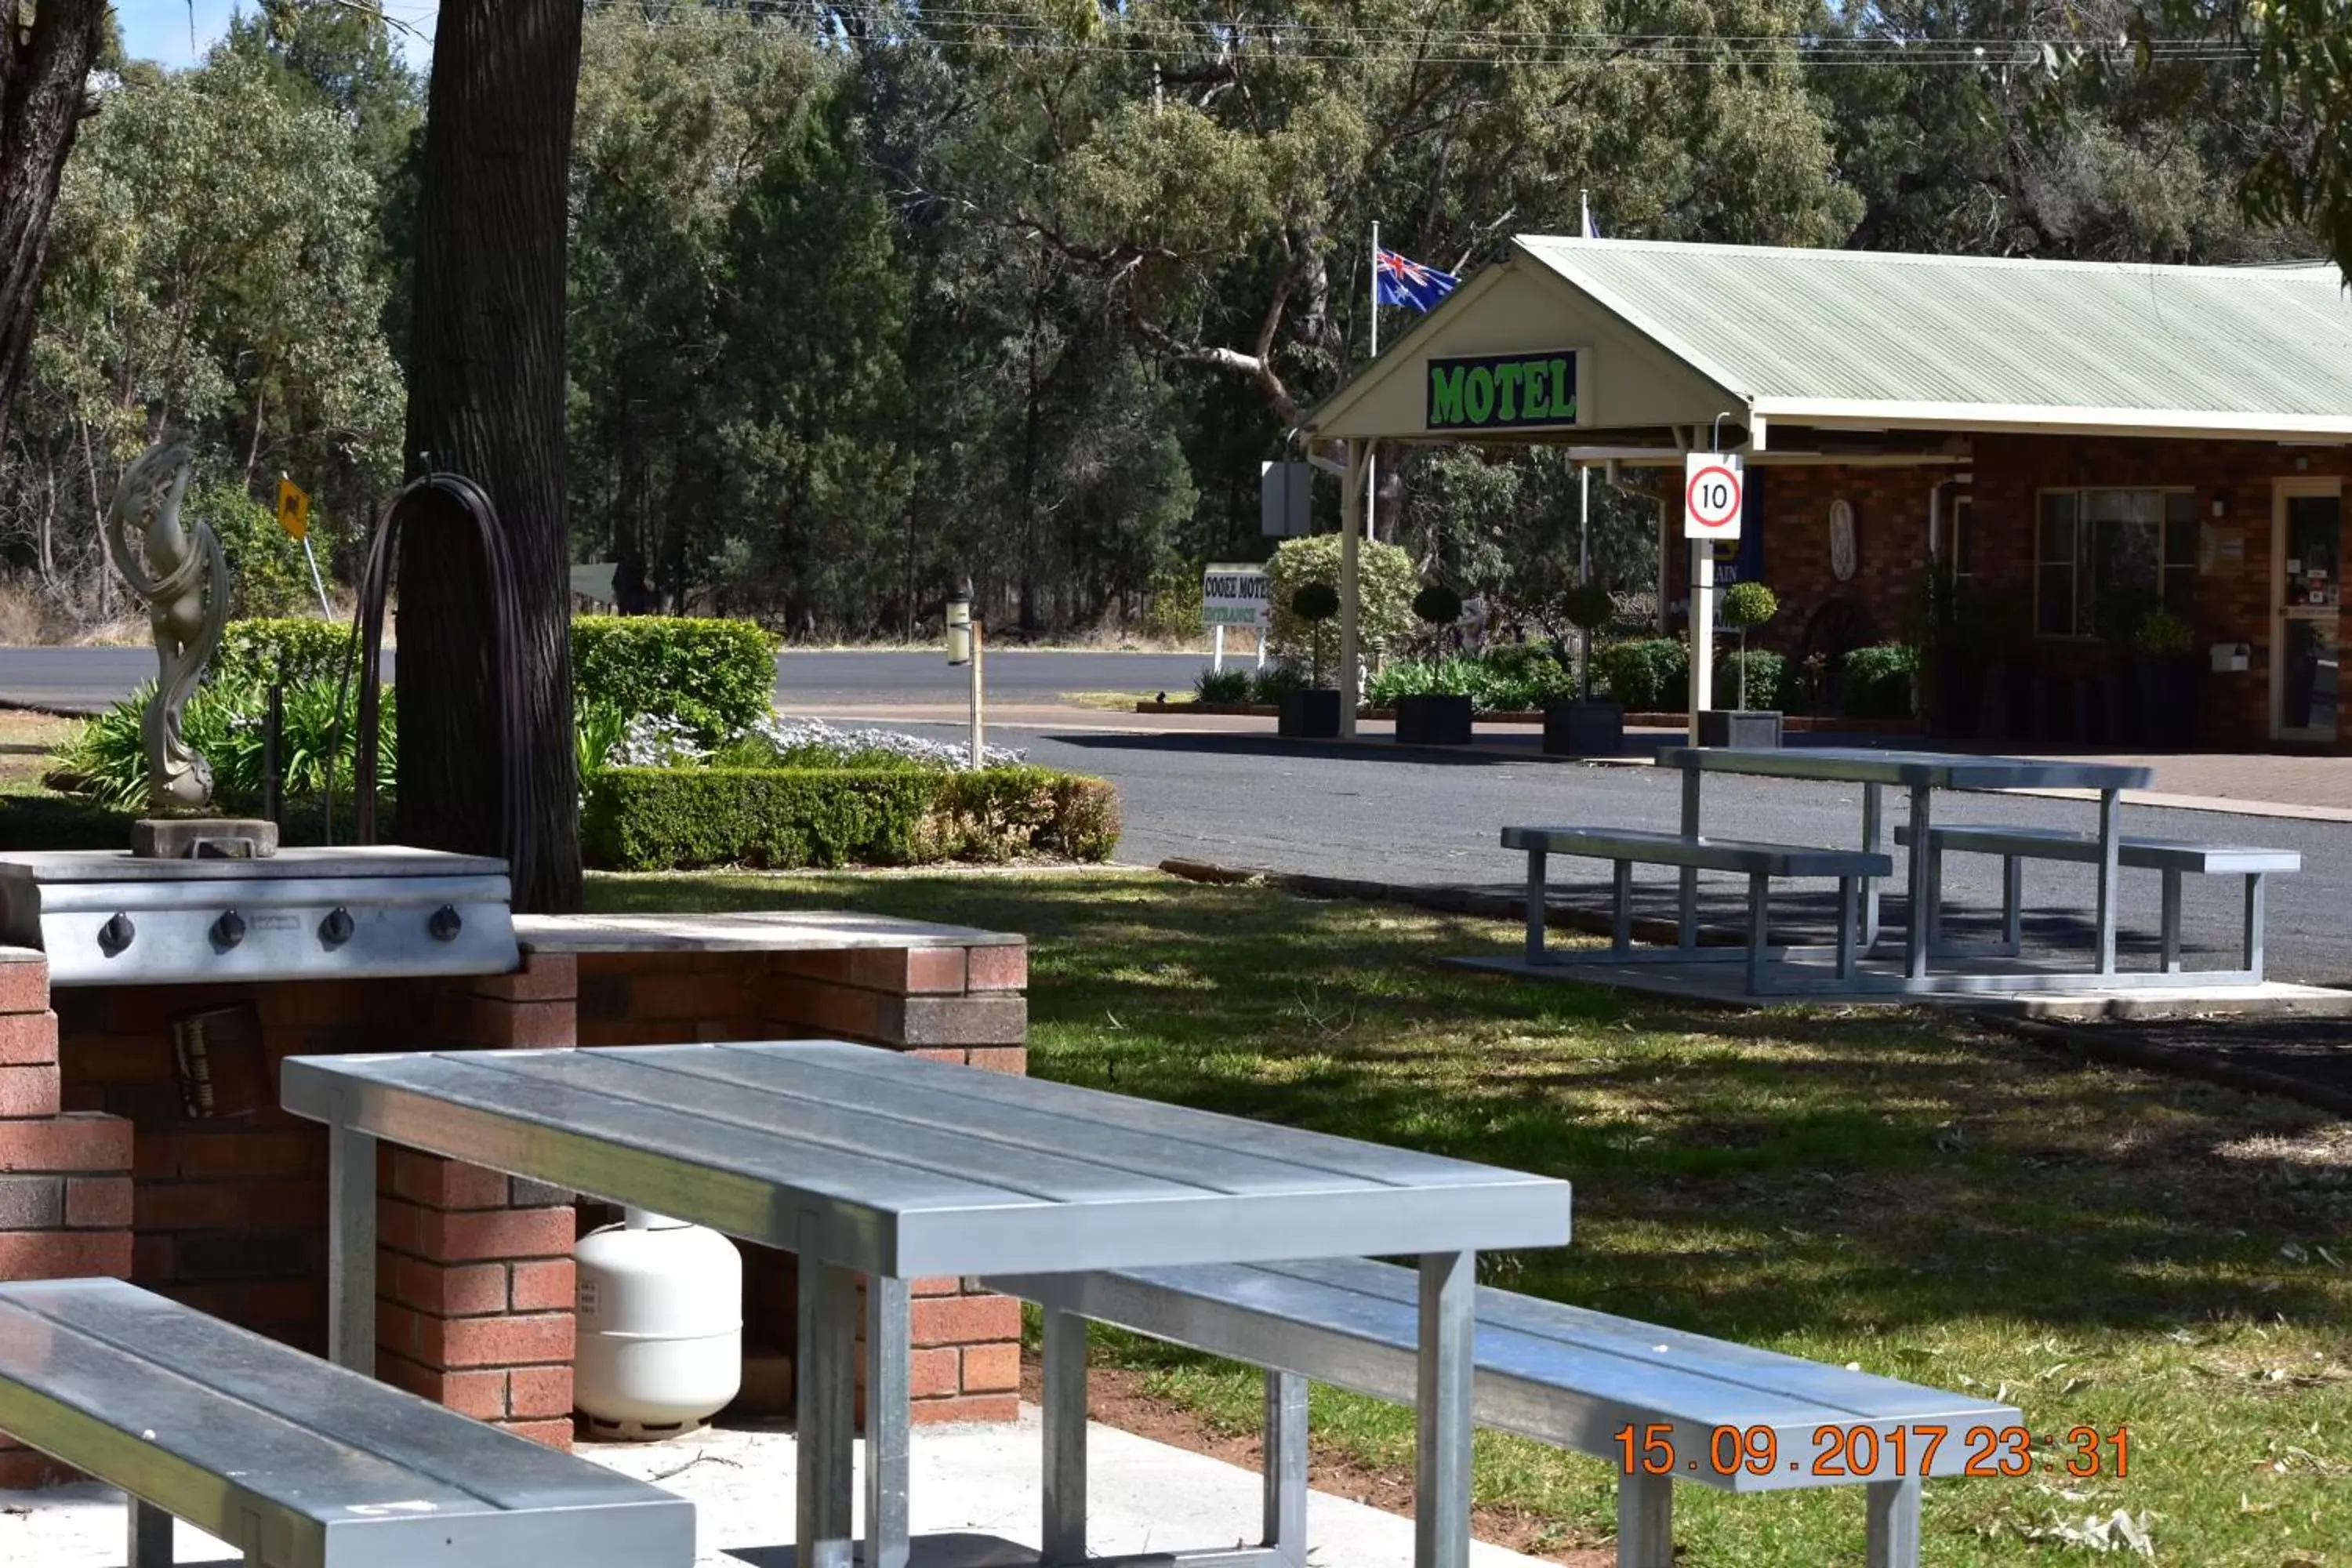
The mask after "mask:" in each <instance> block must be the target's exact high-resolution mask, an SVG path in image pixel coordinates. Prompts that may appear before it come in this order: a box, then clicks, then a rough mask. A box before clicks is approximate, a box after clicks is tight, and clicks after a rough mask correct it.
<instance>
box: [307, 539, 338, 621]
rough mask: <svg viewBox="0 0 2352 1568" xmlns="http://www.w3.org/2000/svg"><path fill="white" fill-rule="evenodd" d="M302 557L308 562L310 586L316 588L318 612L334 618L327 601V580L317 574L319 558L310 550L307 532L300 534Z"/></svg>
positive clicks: (330, 618)
mask: <svg viewBox="0 0 2352 1568" xmlns="http://www.w3.org/2000/svg"><path fill="white" fill-rule="evenodd" d="M302 559H303V560H305V561H308V562H309V563H310V586H311V587H313V588H315V589H317V590H318V594H319V614H320V615H321V616H325V617H326V618H327V619H329V620H333V619H334V618H335V612H334V610H333V609H332V608H331V606H330V605H328V603H327V582H326V579H325V578H323V577H321V576H320V575H319V558H318V557H317V556H316V555H314V554H312V553H311V552H310V535H309V534H308V533H305V534H303V535H302Z"/></svg>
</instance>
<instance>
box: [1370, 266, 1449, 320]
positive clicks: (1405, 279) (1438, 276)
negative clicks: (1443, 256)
mask: <svg viewBox="0 0 2352 1568" xmlns="http://www.w3.org/2000/svg"><path fill="white" fill-rule="evenodd" d="M1372 266H1373V267H1374V268H1376V269H1377V275H1378V278H1379V279H1380V300H1381V304H1383V305H1410V306H1412V308H1413V309H1414V310H1419V311H1420V312H1421V313H1422V314H1423V315H1424V316H1425V315H1427V314H1428V313H1429V312H1430V311H1431V310H1433V309H1434V308H1435V307H1436V305H1437V302H1438V301H1439V300H1443V299H1444V298H1445V297H1446V296H1447V295H1448V294H1451V293H1453V292H1454V285H1455V284H1457V283H1459V282H1461V281H1462V279H1459V278H1456V277H1455V276H1454V274H1453V273H1451V272H1440V271H1439V270H1438V269H1437V268H1434V267H1423V265H1422V264H1421V263H1420V262H1418V261H1412V260H1409V259H1407V258H1404V257H1402V256H1399V255H1398V254H1397V253H1396V252H1395V251H1393V250H1374V251H1373V252H1372Z"/></svg>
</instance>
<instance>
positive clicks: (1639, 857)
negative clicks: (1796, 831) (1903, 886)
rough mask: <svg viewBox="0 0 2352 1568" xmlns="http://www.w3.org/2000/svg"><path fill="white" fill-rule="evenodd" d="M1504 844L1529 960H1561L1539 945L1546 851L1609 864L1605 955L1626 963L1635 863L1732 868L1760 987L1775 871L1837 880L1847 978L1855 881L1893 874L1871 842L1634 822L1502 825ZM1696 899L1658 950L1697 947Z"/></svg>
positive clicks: (1671, 953) (1674, 952)
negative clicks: (1744, 899) (1519, 875)
mask: <svg viewBox="0 0 2352 1568" xmlns="http://www.w3.org/2000/svg"><path fill="white" fill-rule="evenodd" d="M1503 847H1504V848H1506V849H1522V850H1525V851H1526V852H1527V857H1528V897H1527V905H1528V947H1527V961H1528V963H1531V964H1537V963H1558V962H1560V961H1559V959H1558V958H1556V957H1547V955H1546V953H1545V952H1544V889H1545V885H1546V882H1547V879H1548V871H1549V866H1548V862H1549V857H1551V856H1553V855H1567V856H1572V857H1575V858H1581V859H1591V860H1608V861H1611V862H1612V863H1613V864H1614V867H1615V879H1614V897H1613V899H1612V920H1611V925H1610V932H1611V936H1610V944H1609V961H1610V962H1611V963H1630V962H1633V960H1634V959H1635V958H1636V957H1637V956H1643V955H1637V954H1635V953H1634V952H1633V868H1634V867H1635V866H1637V865H1645V866H1678V867H1681V868H1683V870H1684V872H1685V875H1690V874H1693V873H1696V872H1698V871H1729V872H1733V873H1736V874H1738V875H1741V876H1745V877H1746V878H1747V879H1748V943H1747V947H1746V949H1745V950H1744V951H1745V955H1746V958H1747V963H1748V990H1749V992H1751V993H1757V994H1760V993H1763V992H1765V991H1766V990H1768V989H1769V986H1768V984H1767V979H1766V971H1765V967H1764V966H1765V963H1766V962H1767V960H1769V959H1770V958H1772V957H1774V956H1776V954H1775V953H1774V952H1773V950H1772V947H1771V931H1770V922H1769V917H1768V906H1769V901H1770V898H1771V886H1772V879H1773V878H1775V877H1821V878H1832V879H1835V880H1836V882H1837V885H1838V937H1837V973H1838V978H1839V979H1841V980H1846V979H1851V978H1852V977H1853V963H1854V929H1855V922H1856V920H1857V918H1858V915H1859V909H1860V906H1859V903H1858V901H1857V900H1858V889H1859V888H1860V885H1861V883H1862V882H1863V881H1864V880H1865V879H1872V878H1881V877H1891V876H1893V875H1894V874H1895V861H1894V858H1893V857H1892V856H1889V855H1886V854H1884V853H1882V852H1879V851H1876V850H1870V849H1827V848H1822V847H1818V846H1814V845H1809V844H1770V843H1765V842H1762V841H1760V840H1756V839H1746V838H1704V837H1685V835H1682V834H1679V833H1658V832H1651V831H1647V830H1645V829H1642V828H1633V827H1559V826H1555V827H1506V828H1504V829H1503ZM1694 910H1696V905H1695V904H1694V903H1693V902H1692V901H1691V900H1687V899H1686V900H1685V901H1684V911H1685V912H1684V917H1683V921H1682V925H1681V928H1680V937H1679V941H1678V942H1677V943H1676V945H1675V947H1674V948H1672V949H1669V950H1664V952H1663V953H1662V954H1661V956H1663V957H1666V958H1669V959H1673V960H1678V961H1682V962H1689V961H1691V960H1693V959H1694V958H1696V956H1697V954H1698V952H1699V949H1698V931H1697V921H1696V915H1695V913H1694V912H1693V911H1694Z"/></svg>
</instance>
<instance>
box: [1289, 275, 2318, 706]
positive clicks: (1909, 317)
mask: <svg viewBox="0 0 2352 1568" xmlns="http://www.w3.org/2000/svg"><path fill="white" fill-rule="evenodd" d="M1305 433H1306V434H1307V437H1309V438H1310V440H1312V441H1313V442H1314V443H1315V445H1316V447H1317V449H1318V451H1320V452H1322V453H1324V454H1325V455H1326V456H1327V459H1328V458H1337V459H1338V462H1337V463H1336V464H1335V465H1333V466H1336V467H1338V468H1340V469H1341V471H1342V472H1343V474H1344V475H1345V478H1344V479H1343V481H1342V504H1343V515H1344V516H1346V517H1349V518H1350V519H1354V518H1358V517H1360V516H1361V515H1362V512H1361V510H1360V509H1361V507H1362V505H1363V500H1364V473H1365V466H1366V462H1365V460H1366V458H1368V457H1370V456H1371V455H1372V454H1373V452H1374V451H1375V449H1376V446H1377V445H1381V444H1386V445H1395V444H1401V443H1411V442H1436V441H1475V442H1480V443H1485V444H1490V445H1497V446H1499V445H1502V444H1506V443H1513V442H1538V441H1540V442H1549V443H1557V444H1562V445H1566V446H1568V447H1570V448H1571V450H1572V451H1573V452H1574V454H1575V455H1576V458H1577V460H1578V461H1579V462H1580V463H1581V464H1585V465H1588V466H1590V467H1591V468H1595V469H1596V470H1601V472H1605V475H1606V477H1607V478H1608V479H1610V480H1611V481H1612V482H1614V483H1616V484H1618V485H1619V486H1621V487H1622V488H1625V489H1631V490H1634V491H1638V492H1641V493H1644V494H1648V495H1651V496H1653V497H1654V498H1656V499H1657V500H1658V502H1659V513H1660V529H1659V539H1660V544H1661V549H1660V552H1659V553H1660V562H1661V569H1660V580H1659V584H1658V587H1659V589H1660V592H1659V603H1660V605H1661V616H1662V618H1664V617H1665V616H1668V615H1669V614H1670V610H1669V607H1671V614H1672V619H1673V622H1674V624H1675V625H1676V626H1679V625H1680V624H1681V621H1682V616H1681V614H1680V611H1681V608H1682V607H1683V606H1684V605H1686V604H1687V594H1688V589H1687V587H1686V584H1687V582H1688V580H1689V553H1688V551H1689V548H1690V547H1686V546H1685V541H1684V538H1683V532H1684V530H1683V519H1682V500H1681V495H1680V490H1681V485H1682V472H1683V460H1684V457H1685V454H1686V453H1688V452H1690V451H1692V450H1710V449H1720V450H1722V451H1725V452H1732V453H1737V454H1738V456H1739V458H1741V460H1742V467H1743V470H1744V473H1745V476H1746V480H1747V486H1746V488H1747V500H1746V507H1745V511H1744V513H1743V517H1742V537H1741V539H1740V540H1739V542H1738V544H1737V546H1734V545H1732V544H1730V543H1728V542H1726V543H1722V544H1717V545H1716V546H1714V547H1713V548H1714V549H1715V550H1716V552H1717V572H1716V580H1717V584H1718V586H1720V585H1722V584H1728V583H1730V582H1732V581H1736V580H1738V579H1740V578H1753V579H1760V580H1761V581H1763V582H1764V583H1766V584H1768V585H1769V587H1770V588H1771V589H1772V590H1773V592H1774V594H1775V595H1777V596H1778V597H1779V599H1780V605H1781V608H1780V615H1779V616H1777V617H1776V618H1775V619H1774V621H1773V622H1772V623H1771V624H1770V625H1769V626H1767V627H1765V628H1763V630H1762V631H1761V632H1760V633H1759V634H1756V636H1755V637H1754V639H1753V640H1754V641H1755V642H1756V644H1757V645H1758V646H1760V647H1771V648H1775V649H1777V650H1779V651H1780V652H1782V653H1783V654H1786V655H1789V656H1790V657H1791V658H1797V659H1800V660H1801V659H1803V658H1807V657H1808V656H1820V658H1818V659H1817V661H1816V668H1823V669H1826V670H1832V671H1833V670H1834V668H1835V660H1836V658H1838V657H1839V656H1841V655H1843V653H1844V652H1845V651H1846V650H1847V649H1849V648H1852V647H1862V646H1866V645H1869V644H1873V643H1881V642H1909V643H1914V644H1916V645H1918V646H1920V647H1922V648H1923V658H1922V664H1923V669H1922V675H1921V679H1920V687H1921V692H1922V699H1921V700H1922V708H1923V713H1922V717H1923V718H1924V719H1925V720H1926V721H1927V724H1928V728H1929V731H1930V732H1931V733H1934V734H1936V735H1938V736H1941V737H1945V738H1948V739H1957V740H1964V741H1970V742H1981V743H1986V744H2010V745H2029V744H2030V745H2032V746H2035V747H2037V748H2040V749H2055V748H2070V747H2104V748H2114V749H2134V748H2139V749H2155V748H2175V749H2177V748H2186V747H2191V746H2194V747H2200V748H2205V749H2222V750H2235V751H2273V750H2275V751H2291V750H2317V751H2340V750H2344V749H2346V748H2347V745H2352V721H2347V719H2346V717H2345V716H2344V714H2343V713H2342V699H2341V697H2340V692H2341V687H2340V684H2339V676H2338V662H2337V657H2338V655H2337V650H2338V647H2339V643H2340V622H2339V619H2338V617H2339V613H2340V608H2341V603H2342V595H2343V572H2344V555H2343V550H2344V541H2345V520H2344V489H2345V485H2346V482H2347V478H2352V300H2348V299H2347V294H2346V292H2345V290H2344V288H2343V286H2342V279H2340V277H2339V276H2338V274H2337V272H2336V268H2334V267H2332V266H2308V265H2307V266H2294V267H2244V268H2238V267H2156V266H2126V265H2114V264H2106V263H2089V262H2058V261H2028V260H2000V259H1990V258H1960V257H1936V256H1904V255H1890V254H1878V253H1866V252H1855V251H1831V250H1792V249H1775V248H1766V247H1739V246H1711V245H1678V244H1670V243H1664V242H1651V241H1639V240H1599V239H1577V238H1553V237H1540V236H1522V237H1518V238H1517V239H1515V240H1514V241H1513V242H1512V246H1511V254H1510V257H1509V258H1508V259H1507V260H1506V261H1504V262H1503V263H1501V264H1500V265H1497V266H1493V267H1489V268H1486V269H1485V270H1484V271H1482V272H1480V273H1478V274H1477V275H1476V276H1475V277H1474V278H1472V279H1469V280H1468V281H1466V282H1465V284H1464V285H1463V286H1462V287H1461V288H1460V289H1457V290H1456V291H1455V292H1454V295H1453V296H1452V297H1451V298H1450V299H1448V300H1446V301H1445V302H1444V304H1443V305H1441V306H1440V307H1439V308H1438V309H1437V310H1434V311H1433V312H1431V313H1430V314H1429V315H1428V316H1427V317H1425V318H1424V319H1423V321H1421V322H1420V323H1419V324H1418V325H1417V326H1416V327H1415V328H1414V329H1413V330H1412V331H1411V332H1410V333H1408V334H1407V335H1406V336H1404V337H1403V338H1402V339H1401V340H1399V341H1398V342H1396V343H1395V344H1394V345H1392V346H1391V348H1390V349H1389V350H1388V351H1387V352H1385V353H1382V354H1381V357H1380V359H1379V360H1378V361H1376V362H1375V363H1372V364H1370V365H1369V366H1367V367H1366V368H1365V369H1363V370H1362V371H1361V372H1360V373H1359V374H1357V375H1356V376H1355V377H1354V378H1353V379H1352V380H1350V381H1349V383H1348V384H1346V385H1345V386H1343V387H1341V388H1340V390H1339V392H1338V393H1336V394H1335V395H1333V396H1332V397H1331V398H1330V399H1329V400H1328V402H1326V403H1325V404H1324V405H1322V406H1321V407H1319V408H1318V409H1317V410H1315V412H1314V413H1313V414H1312V415H1311V416H1309V418H1308V421H1307V425H1306V426H1305ZM1596 477H1599V475H1598V474H1597V475H1596ZM1357 532H1358V530H1357V529H1356V528H1354V527H1350V528H1349V529H1347V530H1345V531H1344V537H1345V538H1346V539H1347V540H1349V545H1348V546H1347V547H1346V549H1345V550H1344V552H1343V559H1344V561H1345V562H1346V565H1345V566H1344V567H1343V574H1351V572H1352V562H1353V555H1354V548H1353V540H1354V539H1355V537H1356V534H1357ZM1617 585H1618V586H1620V587H1623V586H1629V585H1631V584H1617ZM1348 590H1349V582H1343V585H1342V595H1341V597H1342V605H1341V633H1342V644H1343V648H1344V649H1345V650H1347V652H1345V653H1343V657H1342V658H1341V661H1340V662H1341V666H1342V669H1343V676H1342V679H1345V680H1348V681H1349V682H1351V683H1352V681H1353V679H1354V674H1353V672H1354V671H1355V670H1356V668H1357V662H1356V660H1355V659H1354V658H1351V657H1348V656H1347V655H1348V653H1352V651H1353V650H1354V648H1355V646H1356V645H1355V616H1354V612H1355V604H1354V599H1353V595H1352V594H1351V593H1350V592H1349V591H1348ZM1353 698H1354V693H1353V692H1347V693H1345V694H1343V696H1342V700H1341V704H1340V707H1341V712H1342V715H1343V722H1347V723H1349V724H1350V726H1352V715H1353V713H1354V710H1355V706H1356V704H1355V702H1354V700H1353ZM1721 705H1722V706H1729V703H1728V702H1725V703H1722V704H1721Z"/></svg>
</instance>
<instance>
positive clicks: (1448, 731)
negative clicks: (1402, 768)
mask: <svg viewBox="0 0 2352 1568" xmlns="http://www.w3.org/2000/svg"><path fill="white" fill-rule="evenodd" d="M1412 613H1413V614H1414V615H1416V616H1420V617H1421V620H1422V623H1423V625H1424V626H1428V627H1429V628H1430V633H1431V637H1430V640H1431V642H1432V644H1433V645H1434V644H1435V643H1436V642H1437V641H1438V640H1439V639H1440V638H1441V637H1443V636H1444V632H1445V629H1446V628H1447V627H1448V626H1452V625H1454V622H1456V621H1458V620H1460V619H1461V618H1462V595H1459V594H1457V593H1455V592H1454V590H1453V589H1451V588H1449V587H1447V586H1446V585H1445V584H1443V583H1432V584H1429V585H1428V586H1427V587H1425V588H1423V590H1422V591H1421V592H1420V593H1418V594H1416V595H1413V601H1412ZM1396 738H1397V744H1399V745H1401V746H1466V745H1468V744H1469V743H1470V699H1469V698H1468V697H1467V696H1466V695H1460V694H1456V693H1452V692H1444V691H1423V692H1417V693H1414V694H1413V695H1412V696H1406V697H1400V698H1398V699H1397V700H1396Z"/></svg>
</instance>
